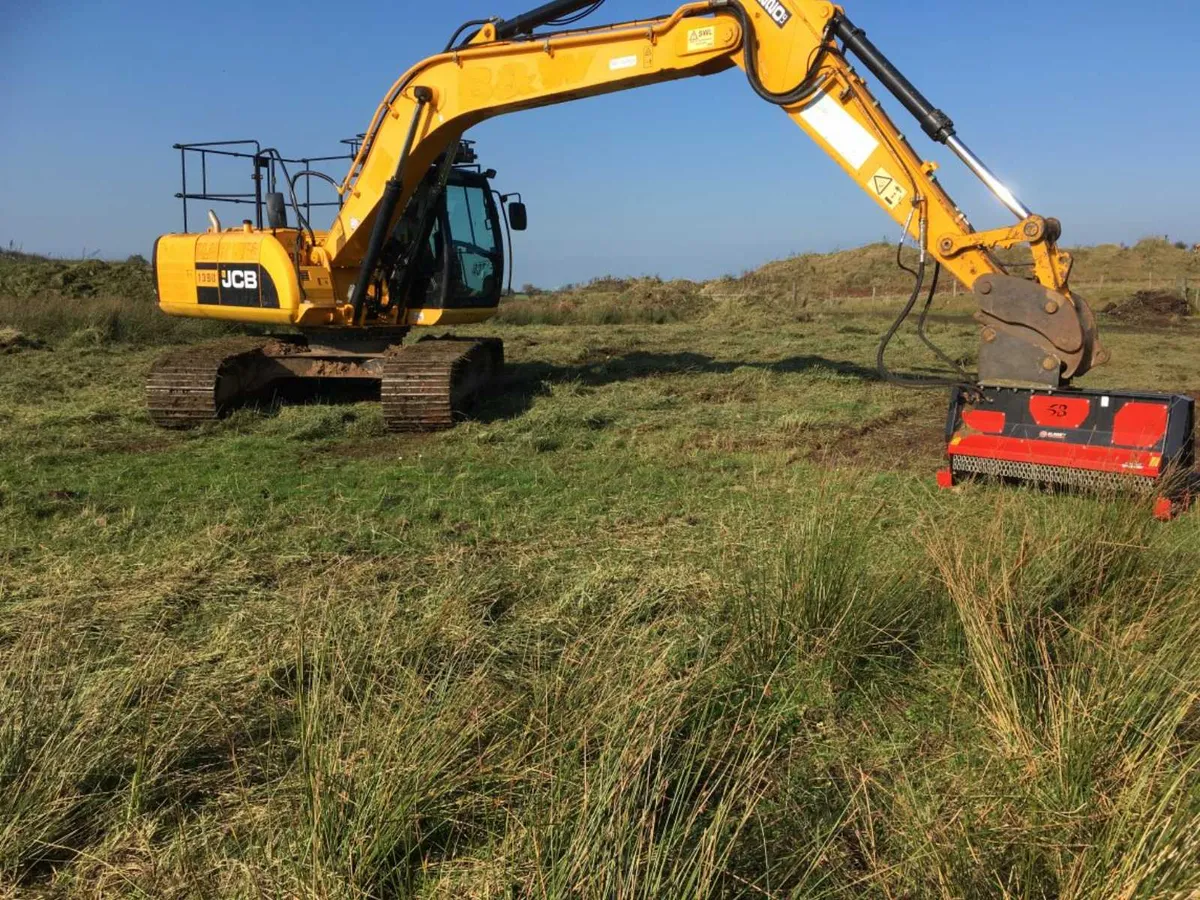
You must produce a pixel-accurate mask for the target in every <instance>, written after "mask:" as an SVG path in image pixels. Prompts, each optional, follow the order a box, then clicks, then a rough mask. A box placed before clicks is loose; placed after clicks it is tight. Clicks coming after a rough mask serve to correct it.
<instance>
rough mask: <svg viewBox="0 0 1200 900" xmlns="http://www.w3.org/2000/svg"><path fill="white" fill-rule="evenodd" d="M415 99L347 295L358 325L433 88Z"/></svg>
mask: <svg viewBox="0 0 1200 900" xmlns="http://www.w3.org/2000/svg"><path fill="white" fill-rule="evenodd" d="M413 95H414V96H415V97H416V100H417V108H416V109H415V110H413V117H412V124H411V125H410V126H409V128H408V137H407V138H406V139H405V141H404V150H403V151H401V153H400V159H399V160H398V161H397V163H396V171H395V173H394V174H393V175H392V177H391V178H390V179H389V180H388V183H387V186H386V187H385V188H384V189H383V196H382V197H381V198H380V200H379V208H378V209H376V210H375V224H374V226H373V227H372V228H371V239H370V241H369V242H368V243H367V253H366V256H364V257H363V260H362V263H361V265H360V266H359V270H358V281H356V282H355V284H354V293H353V294H351V295H350V302H351V305H353V307H354V319H353V324H355V325H358V324H359V321H360V320H361V319H362V311H363V305H364V304H365V303H366V299H367V288H368V287H369V286H370V284H371V279H372V278H374V277H375V267H376V266H377V265H379V255H380V254H381V253H382V252H383V245H384V244H385V243H386V242H387V238H388V231H389V229H390V228H391V224H392V216H393V215H394V214H395V212H396V206H397V205H398V204H399V203H400V193H401V191H402V190H403V186H404V185H403V179H404V169H405V167H406V166H407V165H408V156H409V154H410V153H411V152H412V146H413V142H414V141H415V140H416V138H417V128H418V126H420V124H421V114H422V113H423V112H424V111H425V107H426V106H427V105H429V104H430V103H431V102H432V101H433V91H432V90H430V89H429V88H427V87H417V88H414V89H413Z"/></svg>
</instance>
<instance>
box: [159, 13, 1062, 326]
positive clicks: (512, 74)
mask: <svg viewBox="0 0 1200 900" xmlns="http://www.w3.org/2000/svg"><path fill="white" fill-rule="evenodd" d="M785 5H786V7H787V9H788V10H789V11H790V12H791V13H792V16H791V18H790V19H789V20H788V21H787V22H786V23H785V24H784V25H783V26H779V25H778V24H777V23H776V21H775V20H774V19H773V18H772V17H771V16H770V15H768V14H767V12H766V11H765V10H764V9H763V8H762V7H761V6H760V5H759V4H757V3H753V2H745V3H744V8H745V11H746V15H747V20H748V22H749V23H750V27H751V28H752V29H753V31H754V37H755V44H756V46H757V56H756V63H757V66H756V67H757V70H758V74H759V77H760V78H761V80H762V82H763V84H764V86H765V87H766V88H767V89H769V90H771V91H774V92H781V91H785V90H788V89H790V88H792V87H793V86H795V85H796V84H798V83H799V82H800V81H801V80H802V79H803V78H804V77H805V75H806V74H808V73H809V70H810V67H811V66H812V65H813V60H815V59H817V58H818V56H819V51H820V50H821V49H822V48H825V49H827V50H829V51H830V52H827V53H826V54H825V55H824V56H823V57H821V60H822V62H821V68H820V79H821V80H820V84H821V87H820V89H819V90H818V91H817V92H816V93H815V94H814V95H813V96H811V97H810V98H809V99H807V100H806V101H805V102H804V103H803V104H801V105H797V106H793V107H789V108H787V109H785V110H784V111H785V113H786V114H787V115H788V116H789V117H790V118H791V119H792V120H793V121H794V122H795V123H796V124H797V125H798V126H799V127H800V128H801V129H802V130H804V131H805V132H806V133H807V134H808V135H809V136H810V137H811V138H812V139H813V140H814V141H815V142H816V143H817V144H818V146H820V147H821V148H822V149H823V150H824V151H825V152H826V153H827V154H828V155H829V156H831V157H832V158H833V159H834V161H835V162H836V163H837V164H838V165H839V166H840V167H841V168H842V169H843V170H844V171H845V172H846V174H847V175H849V176H850V178H851V179H852V180H853V181H854V182H855V183H856V184H857V185H859V187H860V188H861V189H862V190H863V191H864V192H865V193H866V194H867V196H868V197H870V198H871V200H873V201H874V202H875V203H876V205H878V206H879V207H880V208H881V209H882V210H883V211H884V212H885V213H886V214H887V215H889V216H890V217H891V218H892V219H893V220H894V221H895V222H896V223H897V224H898V225H900V226H902V227H904V228H907V229H908V232H909V234H910V236H911V237H912V238H914V239H916V240H920V239H921V238H922V236H925V237H926V239H927V246H928V251H929V253H930V254H931V256H932V257H933V258H934V259H935V260H937V261H938V262H940V263H941V264H942V265H944V266H945V267H946V268H947V269H948V270H949V271H950V272H951V273H952V274H953V275H954V276H955V277H957V278H958V280H959V281H960V282H962V283H963V284H965V285H967V286H968V287H970V286H971V285H973V284H974V283H975V282H976V281H977V280H978V279H979V278H980V277H981V276H983V275H986V274H989V273H1002V272H1003V271H1004V269H1003V267H1002V266H1001V264H1000V263H999V261H998V260H997V259H996V258H995V256H994V255H993V253H992V252H991V251H992V250H994V249H995V248H997V247H1010V246H1013V245H1014V244H1015V243H1028V244H1029V245H1030V247H1031V250H1032V258H1033V259H1032V261H1033V271H1034V273H1035V275H1036V277H1037V278H1038V280H1039V281H1040V282H1041V283H1042V284H1043V285H1044V286H1046V287H1047V288H1050V289H1052V290H1055V291H1058V292H1059V293H1062V294H1063V295H1064V297H1065V298H1067V299H1068V300H1069V301H1070V302H1072V303H1074V302H1075V301H1074V299H1073V298H1072V297H1071V294H1070V288H1069V284H1068V281H1069V274H1070V263H1071V261H1070V257H1069V255H1067V254H1065V253H1062V252H1060V251H1059V250H1058V249H1057V247H1056V246H1055V244H1054V241H1053V240H1052V239H1051V237H1053V235H1051V234H1049V232H1048V230H1047V229H1046V227H1045V221H1044V220H1042V219H1040V218H1039V217H1032V218H1031V219H1029V220H1027V221H1026V222H1022V223H1019V224H1018V225H1017V226H1015V228H1006V229H999V230H996V231H987V232H982V233H976V232H975V231H974V229H973V227H972V226H971V224H970V222H969V221H968V219H967V217H966V216H965V215H964V214H963V213H962V212H961V211H960V210H959V209H958V207H957V206H956V205H955V203H954V201H953V200H951V198H950V197H949V196H948V195H947V194H946V192H945V191H944V190H943V189H942V187H941V185H940V184H939V183H938V181H937V178H936V176H935V174H934V173H935V171H936V168H937V166H936V165H935V164H933V163H931V162H928V161H926V160H923V159H922V158H921V157H920V156H919V155H918V154H917V153H916V151H915V150H914V148H913V147H912V146H911V145H910V144H909V142H908V141H907V140H906V139H905V138H904V137H903V134H902V132H901V130H900V129H899V128H897V127H896V125H895V123H894V122H893V121H892V120H891V119H890V118H889V117H888V115H887V114H886V113H885V112H884V110H883V108H882V107H881V106H880V104H879V103H878V101H877V100H876V98H875V97H874V96H873V95H872V94H871V92H870V90H869V88H868V86H867V83H866V81H865V80H864V79H863V78H862V77H860V76H859V75H858V74H857V73H856V72H855V71H854V70H853V69H852V68H851V67H850V66H849V64H848V63H847V62H846V60H845V59H844V58H843V57H842V56H841V54H840V52H839V51H838V49H837V47H836V44H835V43H833V42H832V39H831V38H830V36H829V34H828V26H829V25H830V23H831V21H832V20H833V19H834V18H835V16H837V15H839V14H840V13H841V12H842V9H841V7H840V6H835V5H834V4H832V3H829V2H825V0H786V2H785ZM744 37H745V36H744V35H743V34H742V26H741V24H740V22H739V20H738V18H736V17H735V16H734V15H733V14H731V13H730V12H728V11H727V9H726V8H723V7H722V6H720V5H717V4H713V3H709V2H694V3H688V4H685V5H683V6H681V7H679V8H678V9H677V10H676V11H675V12H674V13H672V14H671V15H669V16H664V17H661V18H654V19H647V20H643V21H639V22H632V23H624V24H621V25H616V26H609V27H601V28H593V29H584V30H579V31H574V32H565V33H561V34H556V35H552V36H549V37H546V38H539V39H536V40H523V41H510V42H499V41H496V40H495V29H494V27H493V26H491V25H486V26H484V27H483V28H482V29H481V30H480V31H479V33H478V34H477V35H476V36H475V37H474V38H473V39H472V40H471V42H470V44H469V45H468V46H466V47H463V48H461V49H459V50H455V51H452V52H448V53H441V54H437V55H435V56H431V57H429V58H428V59H425V60H423V61H421V62H419V63H418V64H417V65H415V66H414V67H413V68H411V69H409V70H408V71H407V72H406V73H405V74H404V75H403V76H402V77H401V78H400V79H399V80H398V81H397V82H396V83H395V84H394V85H393V87H392V89H391V90H390V91H389V92H388V93H387V95H386V96H385V98H384V100H383V102H382V103H381V104H380V105H379V107H378V109H377V111H376V113H375V116H374V118H373V120H372V122H371V124H370V126H369V128H368V129H367V131H366V137H365V140H364V142H363V144H362V147H361V150H360V152H359V153H358V156H357V158H356V159H355V160H354V162H353V163H352V165H351V167H350V171H349V173H348V174H347V176H346V178H345V180H344V182H343V183H342V185H341V187H340V191H341V195H342V199H343V206H342V208H341V209H340V211H339V213H338V215H337V217H336V219H335V220H334V221H333V223H332V225H331V226H330V228H329V229H328V231H327V232H322V233H318V235H317V239H316V241H315V242H310V241H309V240H308V238H307V236H306V235H303V234H301V235H300V236H299V245H298V251H297V255H298V258H299V261H300V263H301V271H302V272H307V273H308V277H309V279H310V280H308V281H305V282H304V284H305V285H310V284H311V285H312V287H311V289H308V288H306V289H305V291H303V292H301V291H300V282H299V281H297V279H296V278H295V271H294V269H293V270H292V271H291V272H290V278H291V281H289V280H288V279H289V272H285V271H284V269H286V268H288V267H289V266H290V265H291V262H290V260H291V255H292V254H291V248H292V247H293V246H294V242H295V241H296V234H295V232H284V231H280V232H276V233H261V234H260V233H253V234H250V235H244V236H240V237H239V240H244V241H247V242H248V244H247V245H245V246H252V247H254V248H257V249H256V251H255V250H243V249H240V248H242V247H243V246H244V245H242V244H240V243H238V242H236V241H233V240H230V239H229V236H228V235H222V236H220V240H219V242H218V243H217V244H215V245H214V244H212V243H211V241H209V242H205V239H206V238H209V237H211V236H202V237H201V238H200V239H196V238H194V237H174V236H173V237H170V238H165V239H163V243H162V244H161V245H160V251H159V255H160V264H164V265H162V267H160V275H161V276H162V278H163V279H165V281H164V284H163V287H162V288H161V289H162V291H163V294H164V309H166V310H167V311H168V312H171V313H172V314H174V315H199V316H215V317H229V318H245V320H246V321H260V319H258V318H252V316H251V314H253V316H254V317H257V316H259V315H267V313H266V312H265V311H254V310H252V311H250V312H246V311H245V310H240V309H239V310H233V311H231V310H227V309H223V308H219V309H214V308H212V307H207V306H204V307H201V306H199V305H198V304H196V303H195V301H194V300H192V299H191V298H190V297H189V296H188V294H187V290H186V289H185V288H184V287H183V286H184V285H186V284H188V283H189V278H191V277H192V276H190V275H189V274H188V271H187V261H186V260H187V257H188V253H189V251H188V249H187V247H188V244H187V242H188V241H193V242H194V244H195V248H196V256H195V258H196V259H197V260H198V259H200V253H201V247H202V246H203V252H205V253H210V254H211V253H213V252H216V253H218V254H219V255H220V256H221V259H222V261H224V259H225V254H226V253H227V252H228V253H229V254H231V255H232V254H235V253H238V252H259V253H261V254H262V256H263V258H264V259H266V258H267V257H268V256H269V257H270V260H271V263H270V265H271V271H272V273H273V274H276V275H277V282H278V283H279V284H280V285H283V284H285V283H286V284H287V285H288V293H287V298H286V302H282V301H283V300H284V298H283V296H282V294H281V309H280V311H278V312H274V313H271V314H270V315H272V316H280V317H284V318H287V319H288V320H289V322H290V323H291V324H299V325H305V324H312V323H315V322H317V321H318V320H320V324H322V325H333V326H343V327H352V326H351V318H350V310H349V308H348V306H347V305H346V301H347V299H348V297H349V294H350V291H351V288H352V286H353V284H354V281H355V279H356V277H357V274H358V267H359V265H360V263H361V261H362V257H363V255H364V254H365V251H366V245H367V239H368V236H369V234H370V232H371V229H372V226H373V224H374V218H375V215H376V212H377V209H378V207H379V202H380V199H381V197H382V195H383V192H384V187H385V185H386V184H387V182H388V180H389V179H390V178H392V177H393V175H394V173H395V170H396V164H397V161H398V160H399V158H400V156H401V154H402V153H403V151H404V144H405V142H406V139H407V136H408V132H409V127H410V124H411V122H412V121H413V116H414V112H415V107H416V99H415V95H414V91H415V89H416V88H418V87H421V88H428V89H429V90H430V91H431V92H432V96H433V101H432V103H431V104H429V106H428V107H427V109H426V110H425V111H424V113H423V115H422V116H421V120H420V122H419V126H418V131H417V134H416V139H415V142H414V144H413V146H412V148H411V151H410V156H409V162H408V165H407V167H406V170H405V172H404V173H403V190H402V193H401V200H400V203H399V205H398V207H397V212H396V214H395V216H396V217H397V218H398V216H399V215H400V211H402V210H403V209H404V207H405V204H406V203H407V201H408V198H409V197H411V196H412V194H413V192H414V191H415V189H416V187H417V185H418V183H419V181H420V180H421V179H422V178H423V177H424V175H425V173H426V172H428V171H429V168H430V166H431V165H432V164H433V163H434V162H435V160H436V159H437V158H438V157H439V156H440V155H441V154H443V153H445V152H447V151H451V150H452V149H453V148H454V147H455V146H456V144H457V142H458V141H459V140H460V139H461V137H462V135H463V134H464V133H466V132H467V131H468V130H469V129H470V128H472V127H473V126H475V125H477V124H479V123H480V122H482V121H484V120H485V119H488V118H491V117H494V116H499V115H503V114H508V113H514V112H519V111H522V110H526V109H532V108H535V107H540V106H547V105H551V104H556V103H564V102H571V101H575V100H579V99H582V98H586V97H593V96H597V95H601V94H605V93H610V92H615V91H626V90H633V89H636V88H640V87H644V86H648V85H653V84H658V83H661V82H665V81H670V80H673V79H681V78H691V77H698V76H705V75H711V74H715V73H719V72H723V71H726V70H729V69H732V68H734V67H742V68H745V65H746V60H745V58H744V55H743V54H744V52H745V46H746V43H745V41H744ZM748 96H749V95H748ZM755 102H757V101H755ZM736 162H737V161H736V160H734V161H731V163H735V164H736ZM227 241H228V242H227ZM177 242H178V243H177ZM214 247H216V248H217V249H216V250H215V251H214ZM268 247H270V248H272V249H271V251H270V252H269V253H268V251H267V248H268ZM231 258H232V257H231ZM316 269H324V270H326V272H327V273H328V277H326V278H320V274H319V273H316V275H314V271H315V270H316ZM314 277H315V278H316V279H317V281H316V282H314V281H312V280H311V279H313V278H314ZM381 299H383V300H384V303H383V309H384V313H383V316H382V318H381V319H379V320H374V321H372V322H369V323H367V327H370V326H371V325H378V326H388V325H393V326H394V325H395V324H397V323H407V324H410V325H434V324H448V323H449V324H455V323H459V322H465V321H481V320H483V319H485V318H488V317H489V316H490V315H491V314H492V313H493V312H494V310H485V309H479V310H429V309H408V308H407V304H406V302H405V298H381ZM272 321H274V318H272Z"/></svg>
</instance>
